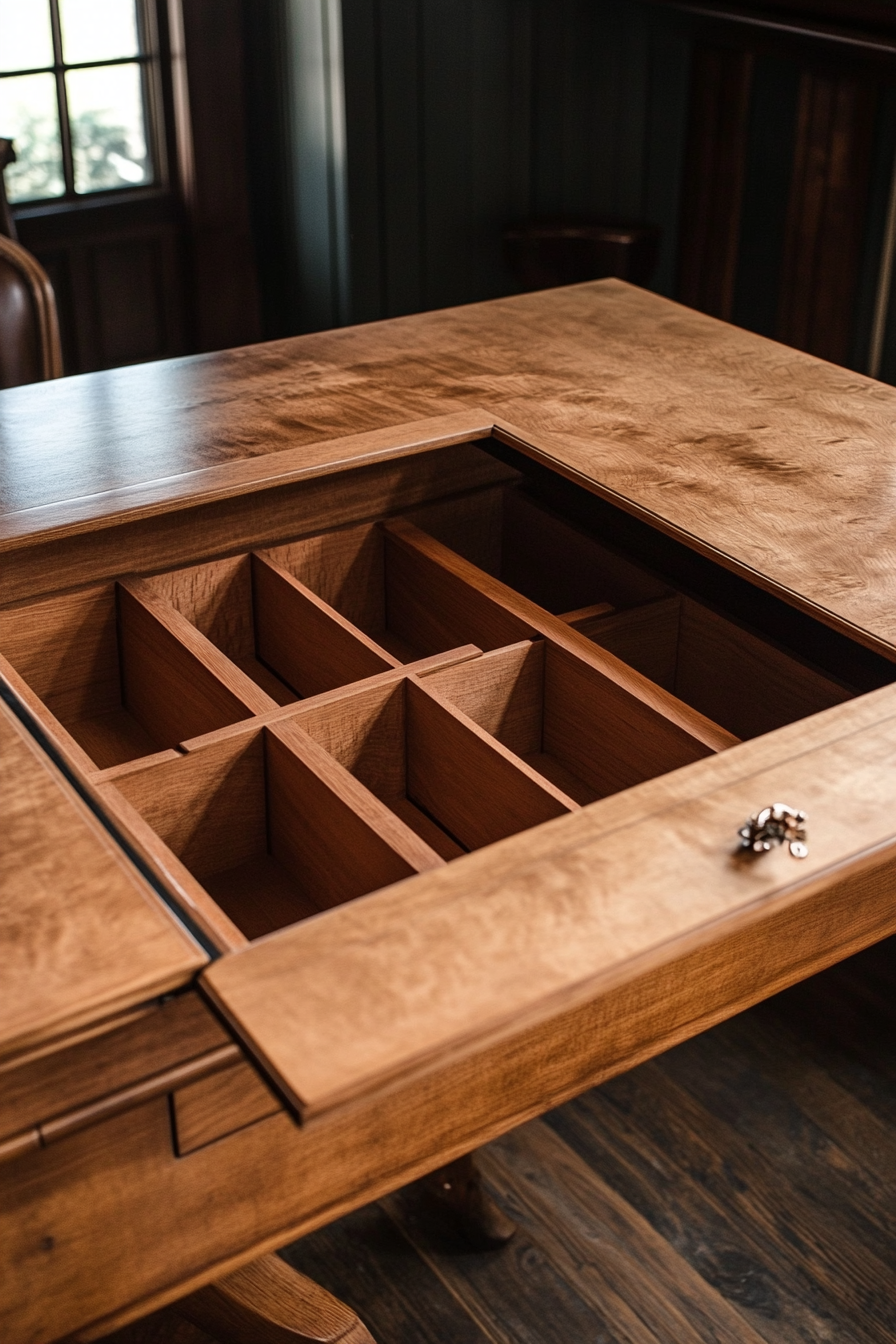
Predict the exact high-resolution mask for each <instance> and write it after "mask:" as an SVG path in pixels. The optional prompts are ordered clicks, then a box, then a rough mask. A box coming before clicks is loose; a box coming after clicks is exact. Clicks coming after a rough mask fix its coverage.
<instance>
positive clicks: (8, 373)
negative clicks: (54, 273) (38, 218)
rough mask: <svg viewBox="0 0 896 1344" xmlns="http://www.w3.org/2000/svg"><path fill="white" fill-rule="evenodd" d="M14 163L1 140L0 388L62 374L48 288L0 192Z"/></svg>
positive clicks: (56, 323)
mask: <svg viewBox="0 0 896 1344" xmlns="http://www.w3.org/2000/svg"><path fill="white" fill-rule="evenodd" d="M14 160H15V154H14V152H13V149H12V142H11V141H9V140H0V387H18V385H19V384H20V383H38V382H42V381H43V380H44V379H45V378H61V376H62V348H61V346H60V344H59V319H58V317H57V314H56V296H55V294H54V293H53V286H52V285H51V284H50V277H49V276H48V275H47V273H46V271H45V270H44V268H43V266H41V264H40V262H39V261H38V260H37V258H36V257H33V256H32V255H31V253H30V252H28V251H26V249H25V248H24V247H22V245H21V244H20V243H18V242H16V240H15V238H16V232H15V222H14V220H13V218H12V214H11V212H10V210H9V205H8V203H7V200H6V192H5V190H4V188H3V169H4V168H5V167H6V165H7V164H8V163H12V162H14Z"/></svg>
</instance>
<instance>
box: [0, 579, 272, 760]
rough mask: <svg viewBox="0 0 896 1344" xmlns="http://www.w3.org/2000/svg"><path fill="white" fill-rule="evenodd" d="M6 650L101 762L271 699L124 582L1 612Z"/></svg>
mask: <svg viewBox="0 0 896 1344" xmlns="http://www.w3.org/2000/svg"><path fill="white" fill-rule="evenodd" d="M0 654H3V656H4V657H5V658H6V659H8V661H9V663H10V664H11V665H12V667H13V668H14V669H15V671H16V672H17V673H18V674H19V676H20V677H21V678H22V680H23V681H24V682H25V683H26V684H27V686H28V687H29V688H30V690H31V691H33V692H34V694H35V695H36V696H37V697H38V698H39V699H40V701H42V702H43V706H44V707H45V708H46V710H48V711H49V712H50V714H51V715H52V716H53V717H54V718H55V719H56V720H57V721H58V723H60V724H62V726H63V727H64V728H65V729H66V730H67V732H68V733H69V734H70V735H71V737H72V738H74V740H75V742H76V743H77V744H78V746H79V747H80V748H81V749H82V750H83V751H84V752H86V754H87V756H88V757H89V758H90V759H91V761H92V762H93V763H94V765H95V766H96V767H97V768H99V769H105V768H107V767H110V766H114V765H119V764H121V763H123V762H125V761H131V760H134V759H135V758H137V757H140V756H145V755H149V754H151V753H154V752H157V751H160V750H164V749H165V748H169V747H173V746H175V745H177V743H179V742H181V741H183V740H184V739H185V738H188V737H194V736H196V735H198V734H199V733H207V732H211V731H212V730H213V729H216V728H220V727H223V726H224V725H225V724H230V723H235V722H237V721H239V720H240V719H245V718H248V717H249V716H250V715H252V714H254V713H257V712H259V711H260V710H262V709H265V708H268V707H270V706H271V705H272V704H273V702H272V701H271V700H270V699H269V698H268V697H267V696H262V695H261V694H260V693H259V692H258V691H257V690H256V688H255V687H254V686H252V685H251V683H249V682H247V681H245V680H244V679H240V678H239V677H238V678H236V679H228V677H227V669H226V667H222V666H220V664H223V663H224V660H223V659H220V657H219V656H218V657H217V659H216V651H215V650H214V649H212V648H210V647H209V648H206V647H205V641H204V640H201V638H200V637H198V636H197V635H196V632H195V631H193V630H192V628H191V627H190V626H189V625H187V623H186V622H183V621H182V619H181V618H180V617H178V615H177V613H176V612H170V613H169V612H166V611H165V610H164V609H162V610H160V609H159V608H157V607H156V606H154V605H153V604H152V603H151V602H150V603H149V604H147V603H146V602H144V601H142V600H141V598H140V597H139V596H137V595H135V593H134V592H133V591H132V590H131V589H130V588H129V587H128V586H127V585H125V584H119V583H104V584H100V585H97V586H95V587H91V588H87V589H84V590H82V591H81V592H78V593H73V594H69V595H67V596H64V597H52V598H47V599H45V600H43V601H40V602H34V603H29V604H27V605H23V606H19V607H12V608H8V609H7V610H6V611H4V612H0ZM216 662H217V664H218V665H216ZM221 673H223V676H222V675H219V674H221Z"/></svg>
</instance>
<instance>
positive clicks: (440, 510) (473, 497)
mask: <svg viewBox="0 0 896 1344" xmlns="http://www.w3.org/2000/svg"><path fill="white" fill-rule="evenodd" d="M408 518H409V520H410V521H411V522H413V523H415V524H416V525H417V526H418V527H420V528H422V529H423V531H425V532H428V533H430V534H431V535H432V536H434V537H435V538H436V539H437V540H438V541H441V542H442V543H443V544H444V545H445V546H450V547H451V549H452V550H453V551H457V553H458V554H459V555H462V556H464V557H465V559H467V560H471V561H472V562H473V564H475V565H478V566H479V568H480V569H484V570H485V571H486V573H487V574H491V575H492V576H493V577H494V578H496V579H500V580H501V581H502V582H503V583H506V584H507V585H508V586H509V587H510V588H514V589H515V590H516V591H517V592H518V593H522V594H523V596H524V597H528V598H529V599H530V600H531V601H532V602H536V603H538V605H539V606H540V607H543V608H544V609H545V611H549V612H551V613H552V614H553V615H555V616H563V617H564V619H566V620H567V621H569V622H570V623H571V624H575V623H577V622H578V621H581V620H584V619H587V618H588V616H589V615H590V614H592V613H593V612H595V611H596V612H597V613H598V614H600V615H605V614H607V613H608V612H609V611H613V610H622V609H625V608H628V607H635V606H641V605H643V604H644V603H645V602H654V601H657V600H658V599H660V598H663V597H666V596H668V595H669V593H670V592H671V591H672V590H671V589H670V588H669V586H668V584H666V583H664V582H663V581H662V580H660V579H657V578H656V577H655V576H654V575H652V574H650V573H648V572H647V571H646V570H645V569H643V568H641V566H639V565H637V564H632V563H631V561H629V560H627V559H626V558H624V557H623V556H621V555H619V554H618V553H617V552H616V551H613V550H611V549H609V548H608V547H606V546H602V545H601V544H600V542H599V541H598V540H597V539H596V538H594V537H592V536H589V534H588V533H587V532H585V531H583V530H582V528H580V527H578V526H576V525H575V524H573V523H569V522H567V521H566V520H565V519H564V518H561V517H559V516H558V515H557V514H555V513H553V512H551V511H550V510H549V509H546V508H544V507H543V506H542V505H540V504H539V503H538V502H537V501H536V500H534V499H533V498H531V496H529V495H528V494H526V493H524V491H523V490H521V489H520V488H519V487H517V486H500V487H496V488H493V489H490V490H480V491H476V492H472V493H471V494H469V495H465V496H461V497H459V498H457V499H453V500H446V501H442V502H439V503H437V504H431V505H428V506H426V507H425V508H422V509H417V510H415V511H414V512H413V513H410V514H409V515H408Z"/></svg>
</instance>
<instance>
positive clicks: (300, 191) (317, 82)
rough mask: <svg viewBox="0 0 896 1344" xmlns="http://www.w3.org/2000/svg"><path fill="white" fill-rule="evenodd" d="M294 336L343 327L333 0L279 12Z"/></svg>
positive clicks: (336, 2) (340, 126) (340, 122)
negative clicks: (295, 296) (286, 79)
mask: <svg viewBox="0 0 896 1344" xmlns="http://www.w3.org/2000/svg"><path fill="white" fill-rule="evenodd" d="M287 15H288V23H287V43H288V50H289V55H290V74H291V87H290V109H291V122H292V127H291V129H292V143H291V150H292V159H293V165H292V167H293V171H292V174H291V177H292V186H293V193H294V195H293V202H292V209H293V218H294V222H295V245H296V251H297V256H298V274H299V289H300V295H299V323H300V326H299V329H300V330H306V331H313V330H317V329H320V328H322V327H334V326H339V325H340V324H342V323H344V322H346V321H348V320H349V292H350V279H349V240H348V213H347V199H346V192H347V183H346V148H345V93H344V87H343V52H342V14H341V4H340V0H290V3H289V5H288V9H287Z"/></svg>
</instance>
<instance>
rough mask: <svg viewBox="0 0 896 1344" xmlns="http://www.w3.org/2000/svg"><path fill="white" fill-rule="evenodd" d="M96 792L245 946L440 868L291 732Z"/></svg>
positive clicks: (202, 754) (410, 834) (431, 854)
mask: <svg viewBox="0 0 896 1344" xmlns="http://www.w3.org/2000/svg"><path fill="white" fill-rule="evenodd" d="M102 793H103V797H104V798H105V799H106V801H107V802H108V803H109V804H110V806H112V808H113V810H114V807H115V797H116V793H117V794H119V795H121V797H122V798H123V799H124V800H125V801H126V802H127V803H128V804H129V805H130V806H131V807H133V808H135V809H136V811H137V812H138V813H139V814H140V815H141V816H142V817H143V819H144V820H145V822H146V823H147V824H148V826H149V827H150V828H151V830H152V832H153V833H154V834H155V836H156V837H158V839H159V840H160V841H161V842H162V843H163V845H164V846H166V847H167V849H168V850H170V851H171V853H172V854H173V855H174V856H175V858H176V859H177V860H178V861H179V862H180V863H181V864H183V865H184V867H185V868H186V869H187V871H188V873H189V874H191V875H192V877H193V878H194V879H195V880H196V881H198V882H199V883H200V884H201V886H202V887H203V888H204V890H205V891H206V892H207V893H209V894H210V895H211V896H212V898H213V899H214V901H215V902H216V903H217V904H218V905H219V906H220V907H221V909H222V910H223V911H224V913H225V915H226V916H227V917H228V918H229V919H230V920H232V921H233V923H234V924H235V925H236V926H237V927H238V928H239V929H240V930H241V931H242V933H243V934H245V935H246V936H247V937H249V938H255V937H260V936H261V935H262V934H265V933H269V932H271V931H272V930H274V929H277V928H282V927H284V926H285V925H287V924H292V923H294V922H295V921H296V920H299V919H304V918H307V917H308V916H310V915H313V914H316V913H318V912H319V911H320V910H323V909H326V908H328V907H329V906H332V905H337V904H341V903H342V902H343V901H346V900H352V899H353V898H355V897H357V896H361V895H364V894H365V893H366V892H368V891H373V890H375V889H376V888H378V887H381V886H386V885H389V884H390V883H392V882H396V881H398V880H400V879H401V878H403V877H408V876H410V875H412V874H413V873H416V872H423V871H426V870H427V869H430V868H434V867H438V866H439V865H440V864H441V863H442V862H443V860H442V859H441V858H440V856H439V855H438V854H437V853H436V852H435V851H434V850H432V849H431V848H429V847H428V846H427V845H426V844H425V843H424V842H423V841H421V840H420V838H419V837H418V836H417V835H416V834H415V833H414V831H413V830H411V829H410V828H409V827H408V826H406V825H405V824H404V823H403V822H402V821H401V820H400V819H399V818H398V817H396V816H395V815H394V814H393V813H391V812H390V811H389V809H388V808H386V807H385V806H384V805H383V804H382V803H381V802H380V801H379V800H378V799H377V798H376V797H374V796H373V794H371V793H369V792H368V790H366V789H365V788H364V787H363V786H362V785H361V784H360V783H359V782H358V781H357V780H356V779H354V778H353V776H352V775H351V774H349V772H348V771H346V770H344V769H343V768H342V767H340V766H339V765H338V764H337V762H336V761H335V760H333V758H332V757H330V756H329V755H328V753H327V752H325V751H324V750H323V749H322V748H321V747H319V746H318V744H316V743H315V742H314V741H313V740H312V739H311V738H309V737H307V736H306V735H305V734H304V733H302V732H301V731H300V730H298V729H296V728H295V727H293V726H290V725H282V724H281V725H276V726H275V727H273V728H263V727H258V726H255V725H248V726H247V727H246V730H245V731H244V732H243V733H242V734H240V735H239V736H235V737H230V738H227V739H225V740H224V741H221V742H218V743H215V744H211V745H209V746H208V747H206V748H205V749H204V750H202V751H196V752H192V753H190V754H189V755H184V756H181V757H180V758H179V759H178V760H176V761H171V762H166V763H163V764H160V765H157V766H154V767H150V768H148V769H145V770H135V771H133V772H132V773H131V774H129V775H127V776H124V777H121V778H119V779H118V780H117V781H116V782H115V784H114V785H112V784H107V785H105V786H104V787H103V789H102ZM156 857H157V858H158V857H159V854H158V851H157V852H156ZM161 857H162V861H163V863H164V861H165V860H164V855H162V856H161ZM169 866H170V865H169ZM182 885H187V886H189V884H182Z"/></svg>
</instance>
